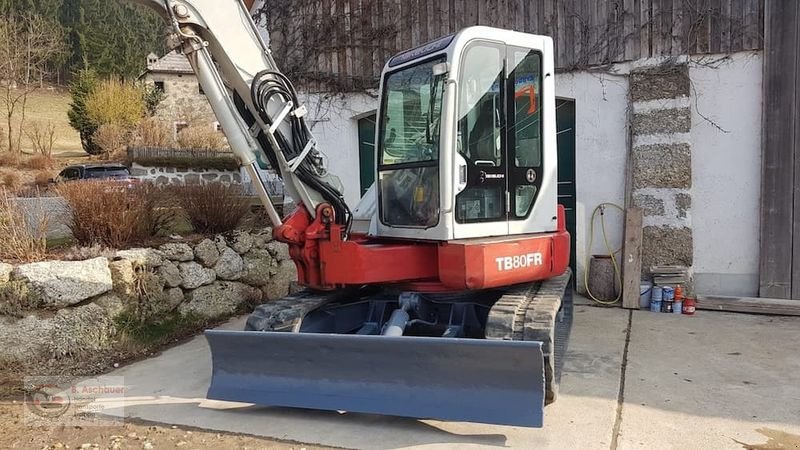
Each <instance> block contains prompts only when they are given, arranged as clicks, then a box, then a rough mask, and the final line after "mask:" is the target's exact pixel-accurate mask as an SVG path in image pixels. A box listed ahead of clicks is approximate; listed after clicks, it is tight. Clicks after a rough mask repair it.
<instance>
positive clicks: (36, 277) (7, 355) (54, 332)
mask: <svg viewBox="0 0 800 450" xmlns="http://www.w3.org/2000/svg"><path fill="white" fill-rule="evenodd" d="M296 279H297V272H296V269H295V266H294V263H293V262H292V261H291V259H290V258H289V253H288V247H287V246H286V245H285V244H282V243H279V242H277V241H273V240H272V230H270V229H264V230H261V231H259V232H254V233H250V232H244V231H236V232H232V233H228V234H225V235H219V236H216V237H214V238H213V239H212V238H209V239H204V240H202V241H200V242H187V241H174V242H170V243H166V244H164V245H161V246H160V247H158V248H140V249H130V250H123V251H118V252H116V253H115V254H114V255H113V256H111V257H97V258H93V259H89V260H86V261H48V262H40V263H33V264H23V265H18V266H12V265H9V264H3V263H0V361H3V362H5V363H10V364H14V363H18V364H24V363H26V362H30V361H45V360H48V359H51V358H62V357H70V356H76V355H79V354H81V353H82V352H101V351H105V350H111V349H113V348H114V346H115V344H116V343H117V341H118V338H119V332H120V330H119V329H118V327H117V325H118V322H117V321H118V319H119V318H121V317H136V318H137V320H142V321H147V322H154V323H157V322H159V321H161V320H164V318H165V317H170V316H176V315H177V316H180V317H187V318H191V319H192V320H217V319H222V318H225V317H228V316H231V315H233V314H235V313H237V312H240V311H242V310H243V309H249V308H251V307H252V305H254V304H259V303H263V302H266V301H269V300H273V299H277V298H280V297H283V296H285V295H287V294H288V292H289V290H290V288H291V286H292V285H293V283H294V282H295V281H296Z"/></svg>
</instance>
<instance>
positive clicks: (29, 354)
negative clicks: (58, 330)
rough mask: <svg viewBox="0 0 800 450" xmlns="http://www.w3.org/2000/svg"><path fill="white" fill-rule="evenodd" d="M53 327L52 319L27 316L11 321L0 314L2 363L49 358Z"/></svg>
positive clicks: (26, 361)
mask: <svg viewBox="0 0 800 450" xmlns="http://www.w3.org/2000/svg"><path fill="white" fill-rule="evenodd" d="M54 327H55V325H54V323H53V320H52V319H40V318H38V317H36V316H28V317H25V318H24V319H20V320H17V321H12V320H10V319H8V318H3V317H2V316H0V349H2V355H3V356H2V359H3V360H4V364H7V363H10V362H17V363H28V362H34V361H41V360H46V359H49V357H50V354H49V349H48V345H49V344H48V343H49V341H50V336H51V334H52V332H53V328H54Z"/></svg>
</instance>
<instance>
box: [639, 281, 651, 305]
mask: <svg viewBox="0 0 800 450" xmlns="http://www.w3.org/2000/svg"><path fill="white" fill-rule="evenodd" d="M652 292H653V283H651V282H649V281H642V284H641V285H639V308H642V309H647V308H649V307H650V297H651V294H652Z"/></svg>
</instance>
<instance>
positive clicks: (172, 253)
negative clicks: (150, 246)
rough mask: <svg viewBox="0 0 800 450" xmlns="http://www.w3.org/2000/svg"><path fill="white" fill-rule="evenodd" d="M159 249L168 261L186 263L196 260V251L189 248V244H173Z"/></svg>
mask: <svg viewBox="0 0 800 450" xmlns="http://www.w3.org/2000/svg"><path fill="white" fill-rule="evenodd" d="M158 249H159V250H161V252H162V253H164V256H166V257H167V259H170V260H172V261H181V262H186V261H191V260H193V259H194V251H193V250H192V247H189V244H184V243H177V242H171V243H168V244H164V245H162V246H161V247H159V248H158Z"/></svg>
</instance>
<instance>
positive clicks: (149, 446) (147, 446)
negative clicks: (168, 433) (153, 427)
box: [142, 442, 153, 450]
mask: <svg viewBox="0 0 800 450" xmlns="http://www.w3.org/2000/svg"><path fill="white" fill-rule="evenodd" d="M142 448H143V449H144V450H151V449H152V448H153V444H152V443H150V442H145V443H144V444H142Z"/></svg>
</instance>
